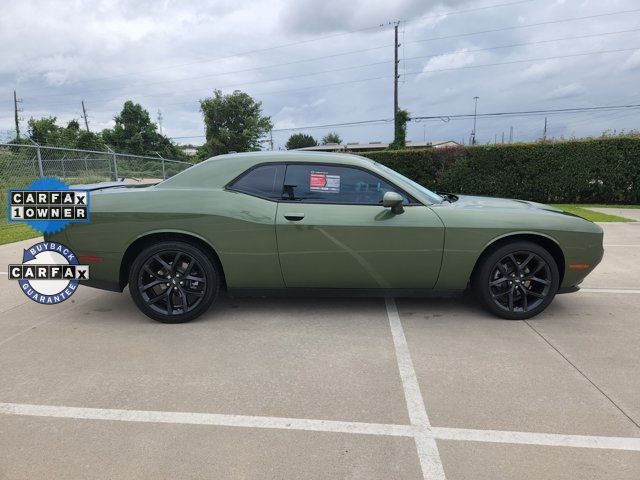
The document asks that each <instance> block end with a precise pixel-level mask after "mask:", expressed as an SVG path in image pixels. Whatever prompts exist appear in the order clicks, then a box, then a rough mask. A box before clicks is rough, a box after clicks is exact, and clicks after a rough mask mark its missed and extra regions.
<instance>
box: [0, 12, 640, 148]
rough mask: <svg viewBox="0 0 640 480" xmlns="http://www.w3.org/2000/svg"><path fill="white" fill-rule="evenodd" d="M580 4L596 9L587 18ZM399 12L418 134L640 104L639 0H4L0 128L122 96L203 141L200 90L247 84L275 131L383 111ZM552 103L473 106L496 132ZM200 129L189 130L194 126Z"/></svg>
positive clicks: (616, 125)
mask: <svg viewBox="0 0 640 480" xmlns="http://www.w3.org/2000/svg"><path fill="white" fill-rule="evenodd" d="M585 17H587V18H585ZM394 21H401V23H400V41H401V43H402V46H401V48H400V58H401V62H400V73H401V78H400V106H401V107H403V108H406V109H407V110H409V112H410V113H411V114H412V115H413V116H442V117H443V118H442V119H435V120H434V119H432V120H425V121H421V122H411V123H410V124H409V127H408V137H409V139H411V140H414V141H422V140H423V139H426V140H427V141H439V140H448V139H453V140H456V141H462V140H463V139H464V140H465V141H467V142H468V140H469V134H470V131H471V129H472V125H473V121H472V120H471V119H469V118H463V119H457V118H455V117H454V118H449V117H448V116H450V115H457V114H469V113H472V112H473V102H474V100H473V97H474V96H478V97H480V98H479V101H478V111H479V113H481V114H483V113H484V114H486V113H493V112H513V111H529V110H548V109H561V108H575V107H593V106H602V105H623V104H640V81H639V80H640V4H639V3H638V1H637V0H608V1H607V2H602V1H600V0H529V1H516V0H477V1H465V0H442V1H429V0H386V1H376V0H263V1H258V0H253V1H249V0H217V1H214V0H211V1H204V0H198V1H195V0H193V1H187V0H182V1H177V0H176V1H170V0H165V1H156V0H137V1H133V0H132V1H125V0H103V1H99V0H94V1H88V0H75V1H73V0H68V1H62V0H60V1H58V2H54V1H37V0H24V1H21V2H10V3H6V4H4V5H3V6H2V15H1V16H0V42H1V43H2V45H4V46H5V48H3V52H2V54H1V61H0V138H2V136H3V135H4V136H5V137H6V135H8V131H9V130H11V129H12V128H13V90H14V89H16V90H17V92H18V97H20V98H22V99H23V103H22V104H21V107H22V108H23V112H22V113H21V117H22V121H21V126H22V129H23V130H26V122H27V120H28V119H29V118H30V117H41V116H48V115H55V116H57V117H58V119H59V120H60V122H61V123H64V122H66V121H68V120H70V119H73V118H80V116H81V107H80V102H81V100H84V101H85V104H86V106H87V110H88V115H89V122H90V128H91V129H93V130H96V131H98V130H101V129H103V128H105V127H108V126H110V125H112V123H113V117H114V115H115V114H116V113H117V112H118V111H119V110H120V108H121V107H122V103H123V102H124V101H125V100H127V99H131V100H134V101H136V102H139V103H141V104H142V105H143V106H144V107H145V108H146V109H147V110H149V112H150V113H151V114H152V116H153V117H154V118H155V117H156V116H157V112H158V110H160V111H161V112H162V116H163V130H164V133H165V134H167V135H169V136H170V137H175V138H177V139H178V140H177V141H179V142H181V143H196V144H198V143H202V141H203V139H202V138H200V137H199V136H201V135H202V134H203V123H202V117H201V114H200V113H199V105H198V100H199V99H201V98H205V97H207V96H208V95H211V92H212V91H213V90H214V89H215V88H218V89H221V90H222V91H223V92H231V91H233V90H235V89H240V90H244V91H246V92H248V93H249V94H251V95H252V96H254V97H255V98H256V99H258V100H260V101H262V102H263V107H264V112H265V113H266V114H267V115H270V116H271V118H272V120H273V122H274V125H275V129H276V131H275V132H274V143H275V148H278V146H282V145H284V143H285V142H286V139H287V138H288V136H289V135H290V134H291V133H292V132H291V131H289V130H283V129H289V128H298V127H306V126H313V125H324V124H333V123H343V122H356V121H365V120H378V119H379V120H385V119H389V118H390V117H391V116H392V109H393V87H392V82H393V78H392V75H393V26H392V25H391V23H392V22H394ZM547 116H548V135H549V136H552V137H560V136H565V137H570V136H574V135H575V136H585V135H598V134H600V133H602V132H603V131H604V130H617V131H619V130H622V129H625V130H629V129H638V128H640V109H627V110H610V111H591V112H589V113H571V114H562V115H558V114H554V115H547ZM544 117H545V116H544V115H538V116H532V115H530V116H511V117H501V118H484V117H480V118H479V119H478V126H477V138H478V141H479V142H481V143H486V142H489V141H491V142H493V141H494V139H495V138H496V137H497V139H498V141H500V140H501V138H502V134H503V133H504V134H505V136H506V137H507V138H508V135H509V131H510V127H513V132H514V137H515V139H516V140H525V139H534V138H538V137H540V136H541V135H542V129H543V125H544ZM330 130H335V131H338V132H339V133H340V135H341V136H342V138H343V139H344V140H345V141H348V142H368V141H388V140H390V139H391V137H392V130H393V128H392V125H391V124H390V123H379V124H373V125H366V126H355V127H354V126H349V127H347V126H342V127H335V128H318V129H306V130H304V131H305V132H307V133H311V134H312V135H314V136H315V137H316V138H320V137H322V136H323V135H324V134H326V133H327V132H328V131H330ZM191 136H193V138H183V137H191Z"/></svg>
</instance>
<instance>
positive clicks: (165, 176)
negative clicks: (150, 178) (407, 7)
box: [156, 152, 167, 180]
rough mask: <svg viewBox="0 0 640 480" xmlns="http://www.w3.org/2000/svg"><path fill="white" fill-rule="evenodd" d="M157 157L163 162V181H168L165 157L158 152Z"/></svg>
mask: <svg viewBox="0 0 640 480" xmlns="http://www.w3.org/2000/svg"><path fill="white" fill-rule="evenodd" d="M156 155H157V156H158V157H160V160H162V179H163V180H166V179H167V172H166V170H165V168H164V157H163V156H162V155H160V154H159V153H158V152H156Z"/></svg>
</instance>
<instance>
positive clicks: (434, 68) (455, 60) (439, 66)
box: [421, 49, 478, 75]
mask: <svg viewBox="0 0 640 480" xmlns="http://www.w3.org/2000/svg"><path fill="white" fill-rule="evenodd" d="M476 59H477V55H474V54H473V53H471V52H469V51H467V49H461V50H457V51H455V52H453V53H450V54H446V55H438V56H436V57H433V58H431V59H429V61H427V62H426V63H425V64H424V66H423V67H422V73H421V75H430V74H434V73H436V72H438V71H444V70H449V69H452V68H459V67H466V66H468V65H473V64H474V63H478V62H477V60H476Z"/></svg>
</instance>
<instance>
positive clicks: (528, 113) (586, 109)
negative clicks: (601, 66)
mask: <svg viewBox="0 0 640 480" xmlns="http://www.w3.org/2000/svg"><path fill="white" fill-rule="evenodd" d="M638 108H640V104H626V105H600V106H595V107H572V108H556V109H544V110H522V111H512V112H492V113H477V114H474V113H464V114H448V115H412V116H411V118H410V119H409V121H411V122H420V121H423V120H442V119H451V120H454V119H468V118H473V117H474V116H477V117H478V118H480V117H484V118H492V117H493V118H496V117H527V116H538V115H558V114H571V113H578V112H593V111H605V110H607V111H612V110H630V109H638ZM389 122H393V118H378V119H372V120H358V121H352V122H340V123H326V124H322V125H304V126H301V127H289V128H274V129H273V130H272V131H273V132H292V131H296V130H313V129H319V128H335V127H358V126H371V125H380V124H385V123H389ZM204 137H205V136H204V135H190V136H181V137H171V139H172V140H179V139H186V138H204Z"/></svg>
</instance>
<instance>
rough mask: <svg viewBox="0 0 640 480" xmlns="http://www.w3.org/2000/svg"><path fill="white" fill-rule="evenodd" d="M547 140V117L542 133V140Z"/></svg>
mask: <svg viewBox="0 0 640 480" xmlns="http://www.w3.org/2000/svg"><path fill="white" fill-rule="evenodd" d="M546 139H547V117H544V130H543V131H542V140H546Z"/></svg>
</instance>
